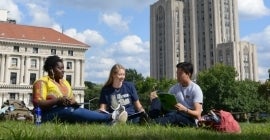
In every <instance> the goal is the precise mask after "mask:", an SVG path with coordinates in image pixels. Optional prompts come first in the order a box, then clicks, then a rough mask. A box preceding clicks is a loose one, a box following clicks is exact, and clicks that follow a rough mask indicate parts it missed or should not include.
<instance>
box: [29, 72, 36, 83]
mask: <svg viewBox="0 0 270 140" xmlns="http://www.w3.org/2000/svg"><path fill="white" fill-rule="evenodd" d="M35 81H36V74H35V73H30V85H33V83H34V82H35Z"/></svg>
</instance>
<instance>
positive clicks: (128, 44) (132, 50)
mask: <svg viewBox="0 0 270 140" xmlns="http://www.w3.org/2000/svg"><path fill="white" fill-rule="evenodd" d="M112 49H113V50H114V51H115V53H117V54H122V55H137V54H139V53H144V52H148V49H149V48H148V46H147V44H145V43H144V42H142V40H141V38H140V37H139V36H136V35H129V36H126V37H124V38H123V39H122V40H121V41H120V42H118V43H115V44H114V46H113V48H112Z"/></svg>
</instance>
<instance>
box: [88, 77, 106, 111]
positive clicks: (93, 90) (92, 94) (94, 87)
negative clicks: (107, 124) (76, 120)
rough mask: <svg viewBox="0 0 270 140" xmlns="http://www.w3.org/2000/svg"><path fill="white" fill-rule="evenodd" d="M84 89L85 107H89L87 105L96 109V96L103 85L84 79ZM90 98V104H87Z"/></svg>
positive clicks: (97, 96)
mask: <svg viewBox="0 0 270 140" xmlns="http://www.w3.org/2000/svg"><path fill="white" fill-rule="evenodd" d="M84 84H85V90H84V94H85V95H84V103H87V104H85V106H84V107H85V108H88V109H89V106H90V107H91V109H97V108H98V98H99V96H100V91H101V88H102V86H103V85H100V84H95V83H92V82H89V81H85V82H84ZM90 100H91V104H90V105H89V102H90Z"/></svg>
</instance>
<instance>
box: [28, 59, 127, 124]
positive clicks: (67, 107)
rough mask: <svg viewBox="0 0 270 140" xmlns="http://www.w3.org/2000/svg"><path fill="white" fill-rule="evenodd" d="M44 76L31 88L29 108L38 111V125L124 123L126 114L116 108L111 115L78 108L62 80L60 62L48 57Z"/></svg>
mask: <svg viewBox="0 0 270 140" xmlns="http://www.w3.org/2000/svg"><path fill="white" fill-rule="evenodd" d="M43 68H44V70H45V71H46V72H47V73H48V75H47V76H44V77H42V78H40V79H39V80H37V81H36V82H35V83H34V85H33V104H34V106H35V107H37V106H39V107H40V108H41V109H42V122H46V121H51V120H54V119H57V120H60V121H64V122H107V123H109V122H121V123H123V122H126V120H127V112H126V111H125V108H123V107H119V108H117V109H116V110H115V111H114V112H113V113H112V114H106V113H100V112H97V111H92V110H88V109H85V108H80V107H79V105H78V103H77V102H76V101H75V98H74V96H73V93H72V89H71V86H70V84H69V83H68V82H67V81H66V80H65V79H63V77H64V64H63V60H62V59H61V58H60V57H58V56H56V55H54V56H49V57H48V58H47V59H46V61H45V64H44V67H43Z"/></svg>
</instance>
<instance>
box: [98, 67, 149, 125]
mask: <svg viewBox="0 0 270 140" xmlns="http://www.w3.org/2000/svg"><path fill="white" fill-rule="evenodd" d="M124 80H125V68H124V67H123V66H122V65H120V64H115V65H114V66H113V67H112V68H111V71H110V74H109V78H108V80H107V82H106V83H105V85H104V86H103V88H102V90H101V94H100V100H99V104H100V108H99V110H100V111H102V112H113V110H115V109H117V108H118V107H119V106H124V107H125V109H126V111H127V113H128V115H129V116H131V115H133V114H135V113H137V112H145V110H144V108H143V106H142V105H141V103H140V101H139V97H138V94H137V91H136V89H135V86H134V84H133V83H131V82H127V81H124ZM129 121H130V122H135V123H136V122H139V117H136V118H133V119H129Z"/></svg>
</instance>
